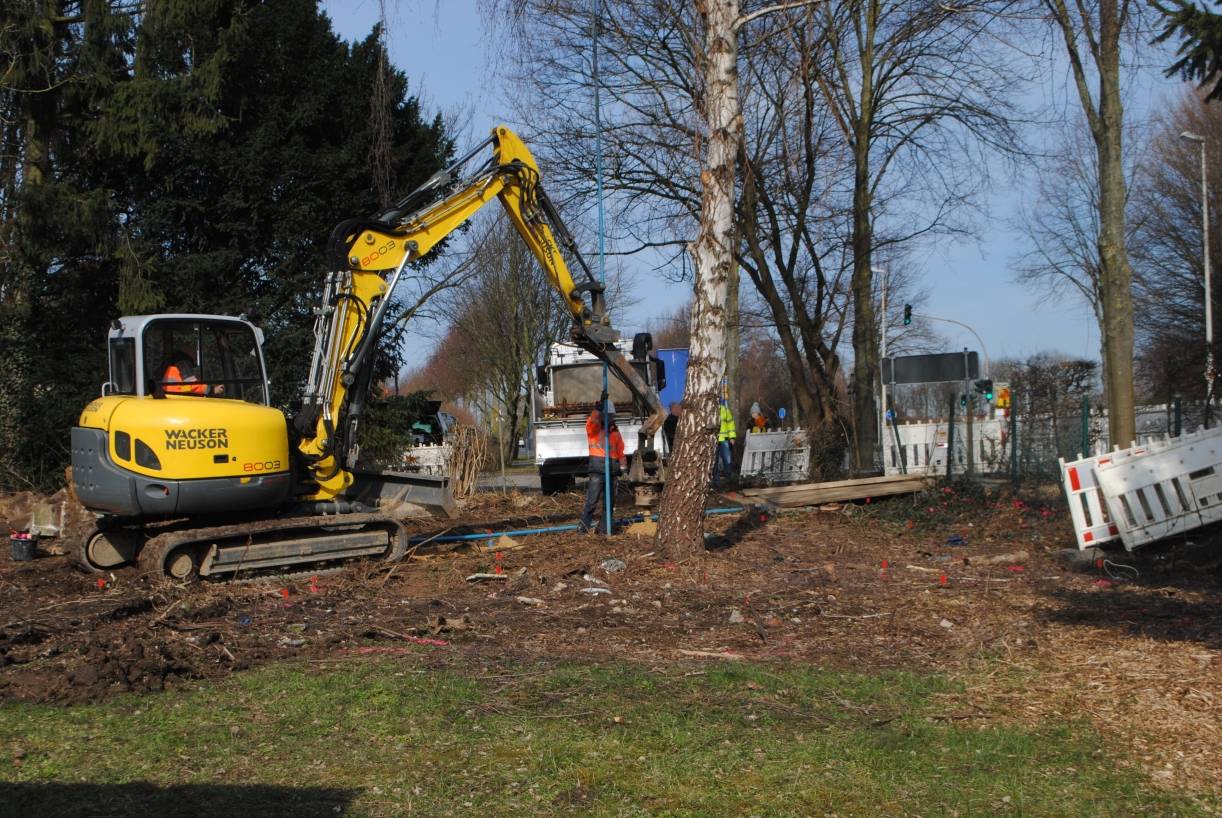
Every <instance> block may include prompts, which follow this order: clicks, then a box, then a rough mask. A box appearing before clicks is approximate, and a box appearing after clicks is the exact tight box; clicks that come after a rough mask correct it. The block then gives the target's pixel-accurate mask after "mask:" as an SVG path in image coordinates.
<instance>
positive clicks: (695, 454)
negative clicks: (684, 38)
mask: <svg viewBox="0 0 1222 818" xmlns="http://www.w3.org/2000/svg"><path fill="white" fill-rule="evenodd" d="M696 7H697V9H698V10H699V11H700V14H701V17H702V18H703V19H704V23H705V54H704V65H703V66H702V67H703V70H704V118H705V122H706V123H707V125H708V143H707V155H706V158H705V162H704V165H703V167H702V169H701V172H700V182H701V187H702V189H703V190H702V199H701V206H700V233H699V235H698V237H697V239H696V243H695V244H694V245H693V246H692V248H691V253H692V258H693V260H694V263H695V268H696V285H695V294H694V298H693V302H692V337H691V345H690V348H689V349H690V352H689V357H688V364H687V384H686V390H685V392H684V398H683V413H682V414H681V415H680V416H679V426H678V429H677V431H676V433H675V451H674V454H673V455H672V456H671V466H670V473H669V476H668V479H667V483H666V488H665V489H664V490H663V492H662V507H661V513H660V515H659V518H658V519H659V525H658V540H659V544H660V546H661V547H662V548H663V549H665V551H666V552H667V553H668V554H669V555H670V556H671V557H672V558H674V559H683V558H685V557H689V556H692V555H694V554H698V553H700V552H701V551H703V550H704V507H705V503H706V501H707V499H708V484H709V470H710V467H711V465H712V462H713V449H714V446H715V445H716V440H717V427H718V421H717V397H718V386H719V382H720V380H721V377H722V374H723V373H724V372H725V363H726V361H725V342H726V303H727V299H728V297H729V282H730V278H731V268H732V266H733V265H734V247H733V239H734V178H735V160H736V158H737V155H738V145H739V141H740V140H741V138H742V110H741V103H740V101H739V98H738V40H737V32H736V31H735V23H736V21H737V20H738V14H739V7H738V0H697V4H696Z"/></svg>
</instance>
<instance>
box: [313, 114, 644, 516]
mask: <svg viewBox="0 0 1222 818" xmlns="http://www.w3.org/2000/svg"><path fill="white" fill-rule="evenodd" d="M487 148H491V149H492V155H491V157H490V158H489V159H487V160H486V161H485V162H484V163H482V164H481V165H479V166H478V167H476V168H475V169H474V170H473V171H472V170H467V166H468V165H470V164H471V163H472V161H473V160H474V159H475V157H476V156H477V155H478V154H479V153H480V152H482V151H483V150H485V149H487ZM464 171H466V173H465V175H464ZM493 199H498V200H499V201H500V202H501V204H502V205H503V206H504V208H505V210H506V212H507V213H508V215H509V218H510V220H511V221H512V222H513V225H514V227H515V228H516V229H517V231H518V233H519V235H521V237H522V240H523V241H524V242H525V243H526V245H527V247H529V248H530V251H531V253H532V254H533V255H534V257H535V258H536V259H537V260H538V262H539V264H540V265H541V266H542V267H543V269H544V271H545V272H546V273H547V276H548V280H549V281H550V282H551V284H552V287H553V288H554V289H555V290H556V292H557V294H558V295H559V296H560V298H561V300H562V301H563V303H564V305H565V307H566V309H568V311H569V314H570V315H571V316H572V318H573V327H572V340H573V342H574V343H575V344H577V345H578V346H580V347H581V348H583V349H585V350H586V351H588V352H590V353H591V354H593V355H594V356H596V357H597V358H599V359H600V360H602V361H604V362H606V363H607V365H608V366H609V367H610V369H611V371H612V372H613V373H614V374H615V376H616V377H617V378H619V379H620V380H621V381H623V382H624V384H625V385H627V386H628V388H629V389H630V390H631V391H632V393H633V395H634V397H635V398H636V399H637V400H638V401H640V403H641V404H642V405H643V406H645V407H646V409H647V411H648V415H649V416H648V418H647V419H646V421H645V423H644V424H643V426H642V427H641V440H640V446H639V448H638V451H639V452H640V453H641V454H640V456H637V457H634V459H633V466H632V469H631V470H630V471H629V475H628V479H629V481H630V482H635V483H638V484H653V485H655V487H656V485H660V483H661V482H662V480H663V479H664V475H663V473H662V463H661V459H660V458H659V457H658V455H657V453H656V452H655V451H654V447H653V438H654V435H655V433H656V432H657V431H658V429H660V428H661V426H662V422H663V420H664V419H665V411H664V410H663V408H662V404H661V400H660V399H659V398H658V395H657V393H656V392H655V391H654V390H653V389H652V388H651V387H650V386H649V384H647V383H646V382H645V380H644V379H643V378H642V377H641V375H640V373H639V372H638V371H637V370H636V369H635V368H634V367H633V366H632V365H631V364H630V363H629V362H628V361H627V360H626V359H625V358H624V356H623V354H622V353H620V352H619V350H618V349H616V347H615V341H616V340H618V338H619V333H618V332H617V331H616V330H615V329H614V328H613V327H612V326H611V322H610V317H609V315H608V314H607V309H606V303H605V299H604V291H603V285H602V284H601V283H600V282H599V281H598V280H597V279H596V278H595V277H594V275H593V273H592V272H591V271H590V269H589V267H588V266H587V265H586V263H585V261H584V259H583V258H582V256H581V254H580V252H578V248H577V246H576V242H575V241H574V239H573V236H572V234H571V233H570V232H569V231H568V229H567V228H566V227H565V226H564V222H563V221H562V220H561V218H560V215H559V212H558V211H557V209H556V208H555V206H554V205H553V204H552V202H551V200H550V199H548V197H547V194H546V192H545V191H544V189H543V185H542V184H541V182H540V178H539V168H538V165H537V163H536V162H535V159H534V157H533V156H532V155H531V153H530V150H529V149H528V148H527V147H526V145H525V144H524V143H523V142H522V140H521V139H520V138H518V136H517V135H516V134H514V133H513V132H512V131H510V130H509V129H508V128H505V127H498V128H495V129H494V130H493V131H492V135H491V136H490V137H489V138H488V139H487V140H485V141H484V142H483V143H481V144H480V145H478V146H477V147H476V148H474V149H473V150H471V151H469V152H468V153H467V154H465V155H464V156H463V157H461V158H460V159H459V160H458V161H456V162H455V163H453V164H452V165H450V166H449V167H448V168H446V169H445V170H442V171H440V172H439V173H437V174H435V175H434V176H433V177H432V178H430V179H429V180H428V181H427V182H425V183H424V184H423V185H421V186H420V187H419V188H417V189H416V190H414V191H412V192H411V193H410V194H408V196H406V197H405V198H404V199H403V200H401V201H400V202H398V203H397V204H396V206H395V207H394V208H393V209H391V210H389V211H387V212H386V213H383V214H380V215H379V216H378V217H377V218H375V219H351V220H348V221H345V222H342V223H341V224H339V225H338V226H337V227H336V228H335V230H334V231H333V233H332V235H331V240H330V252H331V258H332V265H333V269H334V270H335V272H333V273H331V274H330V275H329V276H328V278H327V283H326V289H325V292H324V297H323V304H322V307H321V309H320V310H319V311H318V325H317V328H316V333H315V335H316V344H315V350H314V357H313V360H312V362H311V368H310V376H309V381H308V383H307V389H306V393H305V397H304V401H303V405H302V410H301V413H300V414H299V415H298V416H297V418H296V421H295V426H296V428H297V431H298V432H299V433H300V435H301V443H300V445H299V449H300V451H301V452H302V454H303V455H305V457H306V459H307V462H308V463H309V464H310V468H311V471H312V473H313V478H314V481H315V482H316V483H317V486H318V489H317V492H316V493H315V494H314V496H313V497H311V498H310V499H314V500H324V501H327V500H333V499H335V498H337V497H339V496H341V495H342V494H343V493H344V492H345V491H346V490H347V489H349V487H350V486H351V485H352V483H353V479H354V476H353V473H352V469H353V468H354V467H355V463H356V456H357V449H356V443H355V441H356V430H357V426H358V425H359V422H360V417H361V415H362V413H363V408H364V396H365V394H366V393H367V392H368V388H369V385H370V378H371V374H372V368H373V367H372V362H373V357H374V354H375V353H376V349H377V342H378V339H379V337H380V336H381V329H382V326H383V324H384V322H385V320H386V313H387V310H388V309H389V307H390V303H391V298H390V295H391V293H392V292H393V291H394V288H395V285H396V284H397V282H398V280H399V278H400V276H401V275H402V274H403V270H404V268H405V267H406V266H407V265H408V264H410V263H411V262H413V261H416V260H418V259H420V258H422V257H424V256H425V255H427V254H428V253H429V252H430V251H431V250H432V249H433V248H434V247H436V246H437V244H438V243H439V242H441V241H442V240H443V239H445V238H446V236H449V235H450V234H451V233H453V232H454V231H455V230H456V229H458V227H460V226H461V225H462V224H463V223H464V222H466V221H467V220H468V219H470V218H471V217H472V216H474V215H475V213H476V212H477V211H479V210H480V209H481V208H483V207H484V206H485V205H486V204H488V203H490V202H491V201H492V200H493ZM566 255H567V256H568V257H570V258H572V259H573V260H575V261H576V262H577V264H578V265H579V267H580V271H581V277H580V280H579V281H578V280H575V279H574V277H573V275H572V273H571V272H570V270H569V267H568V264H567V262H566V261H565V256H566ZM587 298H588V301H587ZM653 493H654V494H656V492H653Z"/></svg>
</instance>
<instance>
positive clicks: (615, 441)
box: [586, 409, 624, 460]
mask: <svg viewBox="0 0 1222 818" xmlns="http://www.w3.org/2000/svg"><path fill="white" fill-rule="evenodd" d="M586 443H587V444H589V447H590V457H606V456H607V453H606V451H604V450H603V416H602V413H601V412H599V411H598V410H597V409H595V410H594V411H593V412H591V413H590V416H589V417H588V418H586ZM611 457H612V458H614V459H616V460H623V459H624V436H623V435H621V434H620V433H619V427H618V426H612V427H611Z"/></svg>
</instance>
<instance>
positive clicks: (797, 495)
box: [759, 480, 926, 507]
mask: <svg viewBox="0 0 1222 818" xmlns="http://www.w3.org/2000/svg"><path fill="white" fill-rule="evenodd" d="M925 486H926V481H924V480H920V481H915V480H912V481H905V482H893V483H891V484H889V485H878V484H875V485H873V486H867V487H862V486H858V487H853V486H845V487H841V488H831V489H824V488H817V487H814V486H812V487H810V488H808V489H807V490H805V491H794V492H788V493H786V494H782V495H777V496H773V497H761V498H759V499H761V500H764V501H766V502H769V503H772V504H773V505H777V506H788V507H792V506H812V505H820V504H822V503H836V502H844V501H847V500H860V499H863V498H865V497H889V496H893V495H896V494H912V493H913V492H917V491H920V490H921V489H923V488H925Z"/></svg>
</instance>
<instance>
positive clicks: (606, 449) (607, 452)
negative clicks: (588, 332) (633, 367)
mask: <svg viewBox="0 0 1222 818" xmlns="http://www.w3.org/2000/svg"><path fill="white" fill-rule="evenodd" d="M602 6H603V4H602V0H594V12H593V15H592V16H593V20H592V22H593V39H594V55H593V65H592V66H591V74H592V78H593V81H594V162H595V165H594V168H595V174H594V179H595V185H596V194H595V196H596V198H597V199H598V280H599V281H600V282H601V283H602V284H604V285H605V284H606V283H607V254H606V244H605V241H606V239H605V235H606V221H605V218H606V217H605V214H604V210H603V128H602V111H601V109H600V107H599V103H600V99H599V79H598V27H599V24H600V22H601V20H602ZM610 384H611V380H610V372H609V370H608V367H607V364H606V362H605V361H604V362H603V392H607V391H609V389H610ZM602 416H603V520H604V525H603V529H604V530H605V531H606V533H607V536H608V537H609V536H611V525H612V524H611V504H612V502H613V498H612V496H611V493H612V491H613V490H614V489H613V486H612V485H611V423H610V419H611V418H610V416H609V415H608V414H607V405H606V404H605V403H604V404H603V405H602ZM638 454H639V453H638Z"/></svg>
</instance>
